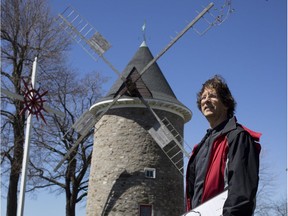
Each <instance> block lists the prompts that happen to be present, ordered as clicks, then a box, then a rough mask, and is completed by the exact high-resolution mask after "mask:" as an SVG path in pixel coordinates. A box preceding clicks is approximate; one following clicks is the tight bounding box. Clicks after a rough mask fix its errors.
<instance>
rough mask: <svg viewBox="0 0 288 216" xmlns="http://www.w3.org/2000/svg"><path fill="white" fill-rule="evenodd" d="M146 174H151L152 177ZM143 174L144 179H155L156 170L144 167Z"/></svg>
mask: <svg viewBox="0 0 288 216" xmlns="http://www.w3.org/2000/svg"><path fill="white" fill-rule="evenodd" d="M148 173H152V175H149V174H148ZM144 174H145V177H146V178H152V179H155V178H156V169H155V168H150V167H145V168H144Z"/></svg>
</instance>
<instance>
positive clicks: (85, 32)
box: [54, 3, 214, 174]
mask: <svg viewBox="0 0 288 216" xmlns="http://www.w3.org/2000/svg"><path fill="white" fill-rule="evenodd" d="M213 5H214V4H213V3H210V4H209V5H208V6H207V7H206V8H204V10H203V11H202V12H201V13H199V15H198V16H197V17H195V18H194V19H193V20H192V21H191V22H190V23H189V24H188V25H187V26H186V27H185V28H184V29H183V30H182V31H181V32H180V33H179V34H178V35H177V36H176V37H175V38H174V39H173V40H172V41H171V42H170V43H169V44H168V45H167V46H166V47H165V48H164V49H163V50H162V51H161V52H160V53H159V54H158V55H157V56H156V57H154V58H153V59H152V60H151V61H150V62H149V63H148V64H147V65H146V66H145V67H144V68H143V69H142V70H141V72H140V73H138V76H137V77H136V79H133V81H131V79H127V78H125V77H123V76H122V74H121V73H120V72H119V71H118V70H117V69H116V68H115V67H114V66H113V65H112V64H111V63H110V62H109V61H108V60H107V59H106V58H105V57H104V55H103V54H104V52H103V51H102V50H104V51H106V48H108V47H109V46H107V45H105V49H102V50H99V47H101V45H99V44H101V43H102V42H99V40H100V41H101V40H103V39H104V38H103V37H102V35H100V36H99V34H100V33H98V32H97V31H96V30H95V28H94V27H93V26H92V25H90V24H89V23H88V22H87V21H85V20H84V19H82V18H81V17H80V15H79V14H78V12H77V11H76V10H74V9H72V8H71V7H68V8H67V9H66V10H65V11H64V12H63V13H62V14H60V15H59V18H60V19H59V20H62V21H60V26H62V27H63V29H64V30H65V31H66V32H68V33H69V34H70V35H72V37H73V39H74V40H75V41H76V42H77V43H78V44H80V45H81V46H82V48H83V49H84V50H85V51H86V52H87V53H88V54H89V55H90V56H91V57H92V58H93V59H94V60H96V61H97V59H98V58H95V54H97V55H98V56H99V57H100V58H102V59H103V60H104V62H105V63H106V64H107V65H108V66H109V67H110V68H111V69H112V70H113V71H114V72H115V73H116V74H117V75H118V76H119V77H120V78H121V80H122V81H123V85H122V87H123V88H122V89H121V91H119V92H118V93H117V94H116V95H115V97H114V99H113V101H112V102H111V103H110V104H109V105H108V106H107V107H106V108H105V110H103V111H102V112H101V114H100V115H99V116H97V118H96V119H95V121H93V122H94V123H95V124H96V123H97V122H98V121H99V120H100V119H101V118H102V116H104V115H105V114H106V113H107V112H108V111H109V109H110V108H111V107H112V106H113V105H114V104H115V103H116V102H117V100H118V99H119V98H120V97H121V96H122V95H124V94H126V93H127V91H128V92H133V91H134V90H135V89H134V88H135V83H136V82H137V81H138V80H139V79H140V78H141V76H142V75H143V74H144V73H145V72H146V71H147V70H148V69H149V68H150V67H151V66H152V65H153V64H154V63H155V62H156V61H157V60H159V58H161V57H162V56H163V55H164V53H166V52H167V51H168V50H169V49H170V48H171V47H172V46H173V45H174V44H175V43H176V42H177V41H178V40H179V39H180V38H181V37H182V36H183V35H184V34H185V33H186V32H187V31H188V30H189V29H191V28H192V26H193V25H194V24H195V23H196V22H197V21H198V20H199V19H201V17H202V16H204V14H206V13H207V12H208V11H209V10H210V9H211V8H212V7H213ZM75 23H76V24H75ZM91 33H92V36H89V34H91ZM95 35H96V36H95ZM91 41H92V42H91ZM103 43H104V44H107V43H106V40H105V41H104V42H103ZM140 100H141V98H140ZM142 102H144V104H145V103H146V102H145V100H143V101H142ZM146 104H147V103H146ZM147 107H148V109H149V110H150V111H151V112H152V113H153V115H154V116H155V118H156V119H157V121H158V123H159V124H160V126H161V127H160V128H162V129H161V132H162V131H163V133H164V134H169V133H171V132H169V130H168V129H166V128H165V125H164V124H163V123H161V120H160V119H159V117H158V116H157V114H156V113H155V112H154V111H153V110H152V109H151V108H150V106H149V105H148V106H147ZM88 131H89V130H88V127H87V129H86V130H85V133H83V134H82V135H81V137H80V138H79V139H78V140H77V141H76V143H75V144H74V145H73V146H72V148H71V149H70V150H69V152H68V153H67V154H66V155H65V156H64V158H63V159H62V160H61V161H60V162H59V164H58V165H57V166H56V168H55V169H54V171H57V170H58V168H59V167H60V166H61V165H62V164H63V163H64V161H65V160H66V159H67V158H68V157H69V156H70V154H71V153H72V152H73V151H74V150H75V149H76V147H77V146H78V145H79V144H80V143H81V141H82V140H83V139H84V138H85V136H86V135H87V133H88ZM161 132H158V135H159V134H160V133H161ZM151 133H152V134H157V133H153V132H151ZM168 136H169V135H167V137H168ZM163 137H165V136H163ZM167 137H166V138H167ZM170 138H172V136H171V137H170ZM172 139H173V140H174V142H175V143H176V145H177V146H178V148H180V149H181V152H185V150H184V149H183V147H182V146H181V144H179V141H177V140H176V138H175V137H174V138H172ZM168 140H170V139H169V137H168ZM175 140H176V141H175ZM159 145H160V147H161V144H159ZM165 146H167V145H164V147H165ZM162 149H163V148H162ZM171 151H172V150H171ZM171 151H169V152H171ZM169 152H166V154H168V153H169ZM187 154H188V153H185V155H187ZM177 155H178V154H177ZM188 155H189V154H188ZM169 158H170V160H171V159H172V158H175V156H173V157H169ZM182 160H183V157H182ZM172 162H173V161H172ZM173 163H174V164H178V162H177V163H176V162H173ZM175 166H176V165H175ZM176 167H177V166H176ZM177 169H178V170H179V171H180V172H181V173H182V174H183V167H181V168H179V167H177Z"/></svg>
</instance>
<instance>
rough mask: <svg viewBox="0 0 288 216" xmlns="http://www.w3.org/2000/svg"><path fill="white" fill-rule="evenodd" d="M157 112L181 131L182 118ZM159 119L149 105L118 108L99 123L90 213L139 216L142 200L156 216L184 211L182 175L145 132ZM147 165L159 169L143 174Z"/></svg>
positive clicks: (89, 199) (94, 153)
mask: <svg viewBox="0 0 288 216" xmlns="http://www.w3.org/2000/svg"><path fill="white" fill-rule="evenodd" d="M157 114H158V115H159V116H160V117H161V116H162V117H163V116H165V117H167V118H168V119H169V120H170V121H171V122H172V123H173V125H174V126H175V127H176V128H177V130H178V132H179V133H180V134H181V135H183V127H184V122H183V119H181V118H180V117H179V116H177V115H175V114H172V113H168V112H165V111H157ZM155 121H156V120H155V118H154V117H153V116H152V114H151V113H150V112H149V111H148V110H147V109H145V108H120V109H112V110H110V111H109V113H108V114H107V115H105V116H103V117H102V119H101V120H100V121H99V122H98V123H97V124H96V128H97V130H96V132H95V134H94V146H93V158H92V164H91V170H90V178H89V189H88V200H87V209H86V215H87V216H105V215H111V216H122V215H123V216H130V215H131V216H137V215H139V204H152V205H153V216H179V215H181V214H182V213H183V212H184V193H183V176H182V175H181V174H180V173H179V171H178V170H177V169H176V168H175V167H174V165H173V164H172V163H171V162H170V160H169V159H168V158H167V156H166V155H165V154H164V153H163V151H162V150H161V149H160V147H159V146H158V145H157V144H156V143H155V141H154V140H153V138H152V137H151V136H150V134H149V133H148V132H147V129H149V128H150V127H151V126H152V125H153V124H155ZM145 167H148V168H155V169H156V178H155V179H151V178H146V177H145V175H144V168H145Z"/></svg>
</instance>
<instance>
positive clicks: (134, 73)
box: [91, 42, 192, 121]
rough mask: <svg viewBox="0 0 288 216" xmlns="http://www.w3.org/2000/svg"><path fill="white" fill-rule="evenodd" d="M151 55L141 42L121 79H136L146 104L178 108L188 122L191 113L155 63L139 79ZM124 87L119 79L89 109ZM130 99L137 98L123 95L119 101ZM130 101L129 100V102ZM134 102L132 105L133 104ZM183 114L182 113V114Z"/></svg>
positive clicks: (113, 95) (108, 98)
mask: <svg viewBox="0 0 288 216" xmlns="http://www.w3.org/2000/svg"><path fill="white" fill-rule="evenodd" d="M153 58H154V57H153V55H152V53H151V51H150V49H149V48H148V47H147V46H146V43H145V42H143V43H142V44H141V46H140V47H139V49H138V51H137V52H136V53H135V55H134V56H133V58H132V59H131V60H130V62H129V63H128V65H127V66H126V68H125V69H124V71H123V73H122V77H124V78H125V79H126V78H127V77H130V78H131V79H132V80H135V77H137V78H138V79H137V81H136V86H137V89H138V91H139V93H140V94H141V95H142V97H143V98H144V99H145V100H147V102H148V103H151V102H152V101H153V103H152V106H153V104H154V105H155V103H158V104H159V103H161V104H162V105H164V104H166V105H165V106H169V107H170V108H171V106H172V107H173V106H174V107H177V109H179V108H180V110H182V111H181V115H182V117H183V118H184V119H185V121H189V120H190V119H191V115H192V114H191V111H190V110H189V109H188V108H187V107H185V106H184V105H183V104H182V103H181V102H180V101H179V100H178V99H177V98H176V96H175V94H174V92H173V91H172V89H171V87H170V85H169V83H168V82H167V80H166V78H165V77H164V75H163V73H162V71H161V69H160V68H159V66H158V64H157V63H156V62H155V63H154V64H152V65H151V67H149V68H148V69H147V71H145V72H144V73H143V74H142V76H141V77H140V78H139V73H140V72H141V70H142V69H143V68H144V67H145V66H146V65H147V64H148V63H149V62H150V61H151V60H152V59H153ZM123 87H124V84H123V80H122V79H121V77H119V78H118V80H117V81H116V82H115V83H114V85H113V86H112V88H111V89H110V90H109V92H108V93H107V95H106V96H105V97H104V98H102V99H101V100H99V101H98V102H97V103H96V104H95V105H94V106H92V107H91V109H92V108H93V107H94V109H95V106H96V105H97V104H99V105H100V104H103V103H105V101H110V102H111V100H113V99H114V97H115V96H116V95H117V94H118V93H119V91H121V89H122V88H123ZM131 98H133V99H135V100H136V101H139V100H137V97H133V95H131V94H130V95H129V94H124V95H123V96H122V97H121V99H120V100H119V101H121V100H122V101H123V100H125V99H127V100H128V101H131ZM129 99H130V100H129ZM135 100H134V102H133V103H135ZM140 103H141V102H140ZM162 105H161V106H162ZM183 112H184V113H183Z"/></svg>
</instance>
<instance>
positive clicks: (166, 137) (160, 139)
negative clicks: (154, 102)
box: [139, 95, 190, 175]
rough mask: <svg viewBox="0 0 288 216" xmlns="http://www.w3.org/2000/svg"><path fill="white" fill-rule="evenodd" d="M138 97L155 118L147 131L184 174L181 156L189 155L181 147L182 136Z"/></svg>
mask: <svg viewBox="0 0 288 216" xmlns="http://www.w3.org/2000/svg"><path fill="white" fill-rule="evenodd" d="M139 99H140V100H141V101H142V103H143V104H144V105H145V106H146V107H147V108H148V110H149V111H150V112H151V113H152V114H153V116H154V117H155V118H156V120H157V123H156V124H155V125H153V126H152V127H151V128H150V129H149V130H148V133H149V134H150V135H151V136H152V137H153V139H154V140H155V142H156V143H157V144H158V145H159V147H160V148H161V149H162V150H163V152H164V153H165V154H166V156H167V157H168V158H169V159H170V161H171V162H172V163H173V164H174V166H175V167H176V168H177V170H178V171H179V172H180V173H181V174H182V175H184V158H183V156H184V157H186V158H188V159H189V158H190V155H189V153H188V152H187V151H186V150H185V148H184V147H183V143H184V142H183V141H184V140H183V138H182V136H181V135H180V134H179V133H178V131H177V130H176V129H175V127H174V126H173V125H172V123H171V122H170V121H169V120H168V119H167V118H164V119H162V120H161V119H160V117H159V116H158V115H157V114H156V112H155V111H154V110H153V109H152V108H151V106H150V105H149V104H148V103H147V101H145V99H144V98H143V97H142V96H141V95H139Z"/></svg>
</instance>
